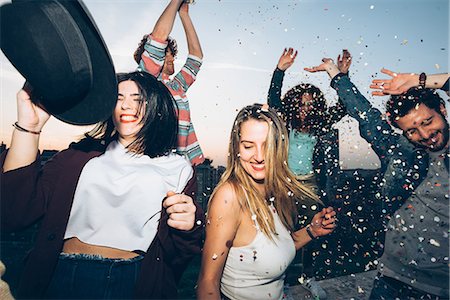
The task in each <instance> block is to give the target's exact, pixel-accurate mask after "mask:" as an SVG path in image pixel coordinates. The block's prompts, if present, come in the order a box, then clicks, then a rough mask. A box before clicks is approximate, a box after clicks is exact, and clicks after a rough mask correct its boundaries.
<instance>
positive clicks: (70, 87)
mask: <svg viewBox="0 0 450 300" xmlns="http://www.w3.org/2000/svg"><path fill="white" fill-rule="evenodd" d="M53 11H55V12H58V13H59V15H58V16H59V17H60V18H63V20H64V21H67V22H66V23H64V22H55V21H54V18H55V17H54V16H51V12H53ZM24 12H26V14H25V15H24ZM46 14H49V15H48V16H46ZM2 15H3V17H4V18H2V20H3V21H2V32H3V33H5V34H4V35H3V36H2V50H3V52H4V53H5V55H6V56H7V57H8V59H9V60H10V61H11V63H12V64H13V65H14V66H15V67H16V69H17V70H18V71H19V72H20V73H21V74H22V75H23V76H24V77H25V78H26V79H27V80H28V81H29V82H30V84H31V85H32V86H33V96H36V97H34V98H35V99H38V100H37V101H38V103H39V105H40V106H42V107H43V108H44V109H46V110H47V111H48V112H49V113H50V114H52V115H53V116H54V117H56V118H57V119H59V120H61V121H63V122H66V123H69V124H73V125H91V124H95V123H98V122H101V121H104V120H106V119H107V118H109V117H110V116H111V114H112V112H113V110H114V107H115V105H116V102H117V79H116V74H115V70H114V66H113V62H112V59H111V56H110V54H109V52H108V48H107V46H106V44H105V42H104V40H103V38H102V36H101V34H100V31H99V30H98V28H97V26H96V24H95V22H94V20H93V18H92V16H91V15H90V13H89V11H88V9H87V8H86V6H85V5H84V3H83V2H82V1H81V0H45V1H29V0H13V2H12V3H11V4H5V5H2ZM20 19H22V22H18V21H17V20H20ZM14 21H16V22H14ZM53 22H55V23H58V24H56V25H55V24H53V25H52V23H53ZM60 24H63V25H64V24H65V25H69V26H61V25H60ZM53 26H54V27H53ZM15 32H17V33H19V34H16V33H15ZM47 32H48V33H47ZM36 33H38V34H36ZM80 34H81V36H80ZM45 43H47V44H48V45H47V44H46V45H47V47H45V45H44V44H45ZM43 45H44V46H43ZM73 48H77V49H78V48H79V50H82V51H79V50H74V49H73ZM78 67H79V68H78ZM80 70H81V72H80ZM77 78H78V79H77ZM34 91H36V95H35V93H34Z"/></svg>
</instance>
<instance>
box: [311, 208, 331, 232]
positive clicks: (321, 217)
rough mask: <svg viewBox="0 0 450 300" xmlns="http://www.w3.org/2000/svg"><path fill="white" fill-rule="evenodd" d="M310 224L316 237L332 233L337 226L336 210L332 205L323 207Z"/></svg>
mask: <svg viewBox="0 0 450 300" xmlns="http://www.w3.org/2000/svg"><path fill="white" fill-rule="evenodd" d="M310 226H311V227H310V228H311V232H312V234H313V235H314V236H315V237H320V236H324V235H327V234H329V233H331V232H332V231H333V230H334V229H335V227H336V212H335V211H334V209H333V208H332V207H327V208H323V209H322V210H321V211H320V212H318V213H317V214H315V215H314V217H313V219H312V221H311V225H310Z"/></svg>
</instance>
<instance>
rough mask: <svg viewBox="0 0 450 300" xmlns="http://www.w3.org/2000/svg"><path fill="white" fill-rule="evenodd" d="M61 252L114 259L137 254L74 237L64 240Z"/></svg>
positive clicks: (131, 256) (126, 257)
mask: <svg viewBox="0 0 450 300" xmlns="http://www.w3.org/2000/svg"><path fill="white" fill-rule="evenodd" d="M63 252H64V253H69V254H90V255H100V256H102V257H104V258H116V259H117V258H123V259H130V258H133V257H136V256H138V255H139V254H137V253H135V252H132V251H126V250H120V249H116V248H111V247H105V246H97V245H91V244H86V243H83V242H82V241H80V240H79V239H77V238H75V237H74V238H70V239H67V240H66V241H65V242H64V247H63Z"/></svg>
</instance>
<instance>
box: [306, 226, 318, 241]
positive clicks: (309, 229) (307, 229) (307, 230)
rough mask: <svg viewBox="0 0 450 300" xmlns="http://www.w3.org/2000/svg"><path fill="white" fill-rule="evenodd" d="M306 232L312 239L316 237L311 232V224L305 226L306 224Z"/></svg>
mask: <svg viewBox="0 0 450 300" xmlns="http://www.w3.org/2000/svg"><path fill="white" fill-rule="evenodd" d="M306 233H307V234H308V235H309V237H310V238H311V239H312V240H315V239H317V237H315V236H314V234H313V233H312V232H311V225H307V226H306Z"/></svg>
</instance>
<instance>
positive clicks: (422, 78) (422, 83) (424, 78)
mask: <svg viewBox="0 0 450 300" xmlns="http://www.w3.org/2000/svg"><path fill="white" fill-rule="evenodd" d="M426 81H427V74H425V73H424V72H422V73H420V75H419V88H421V89H424V88H425V82H426Z"/></svg>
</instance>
